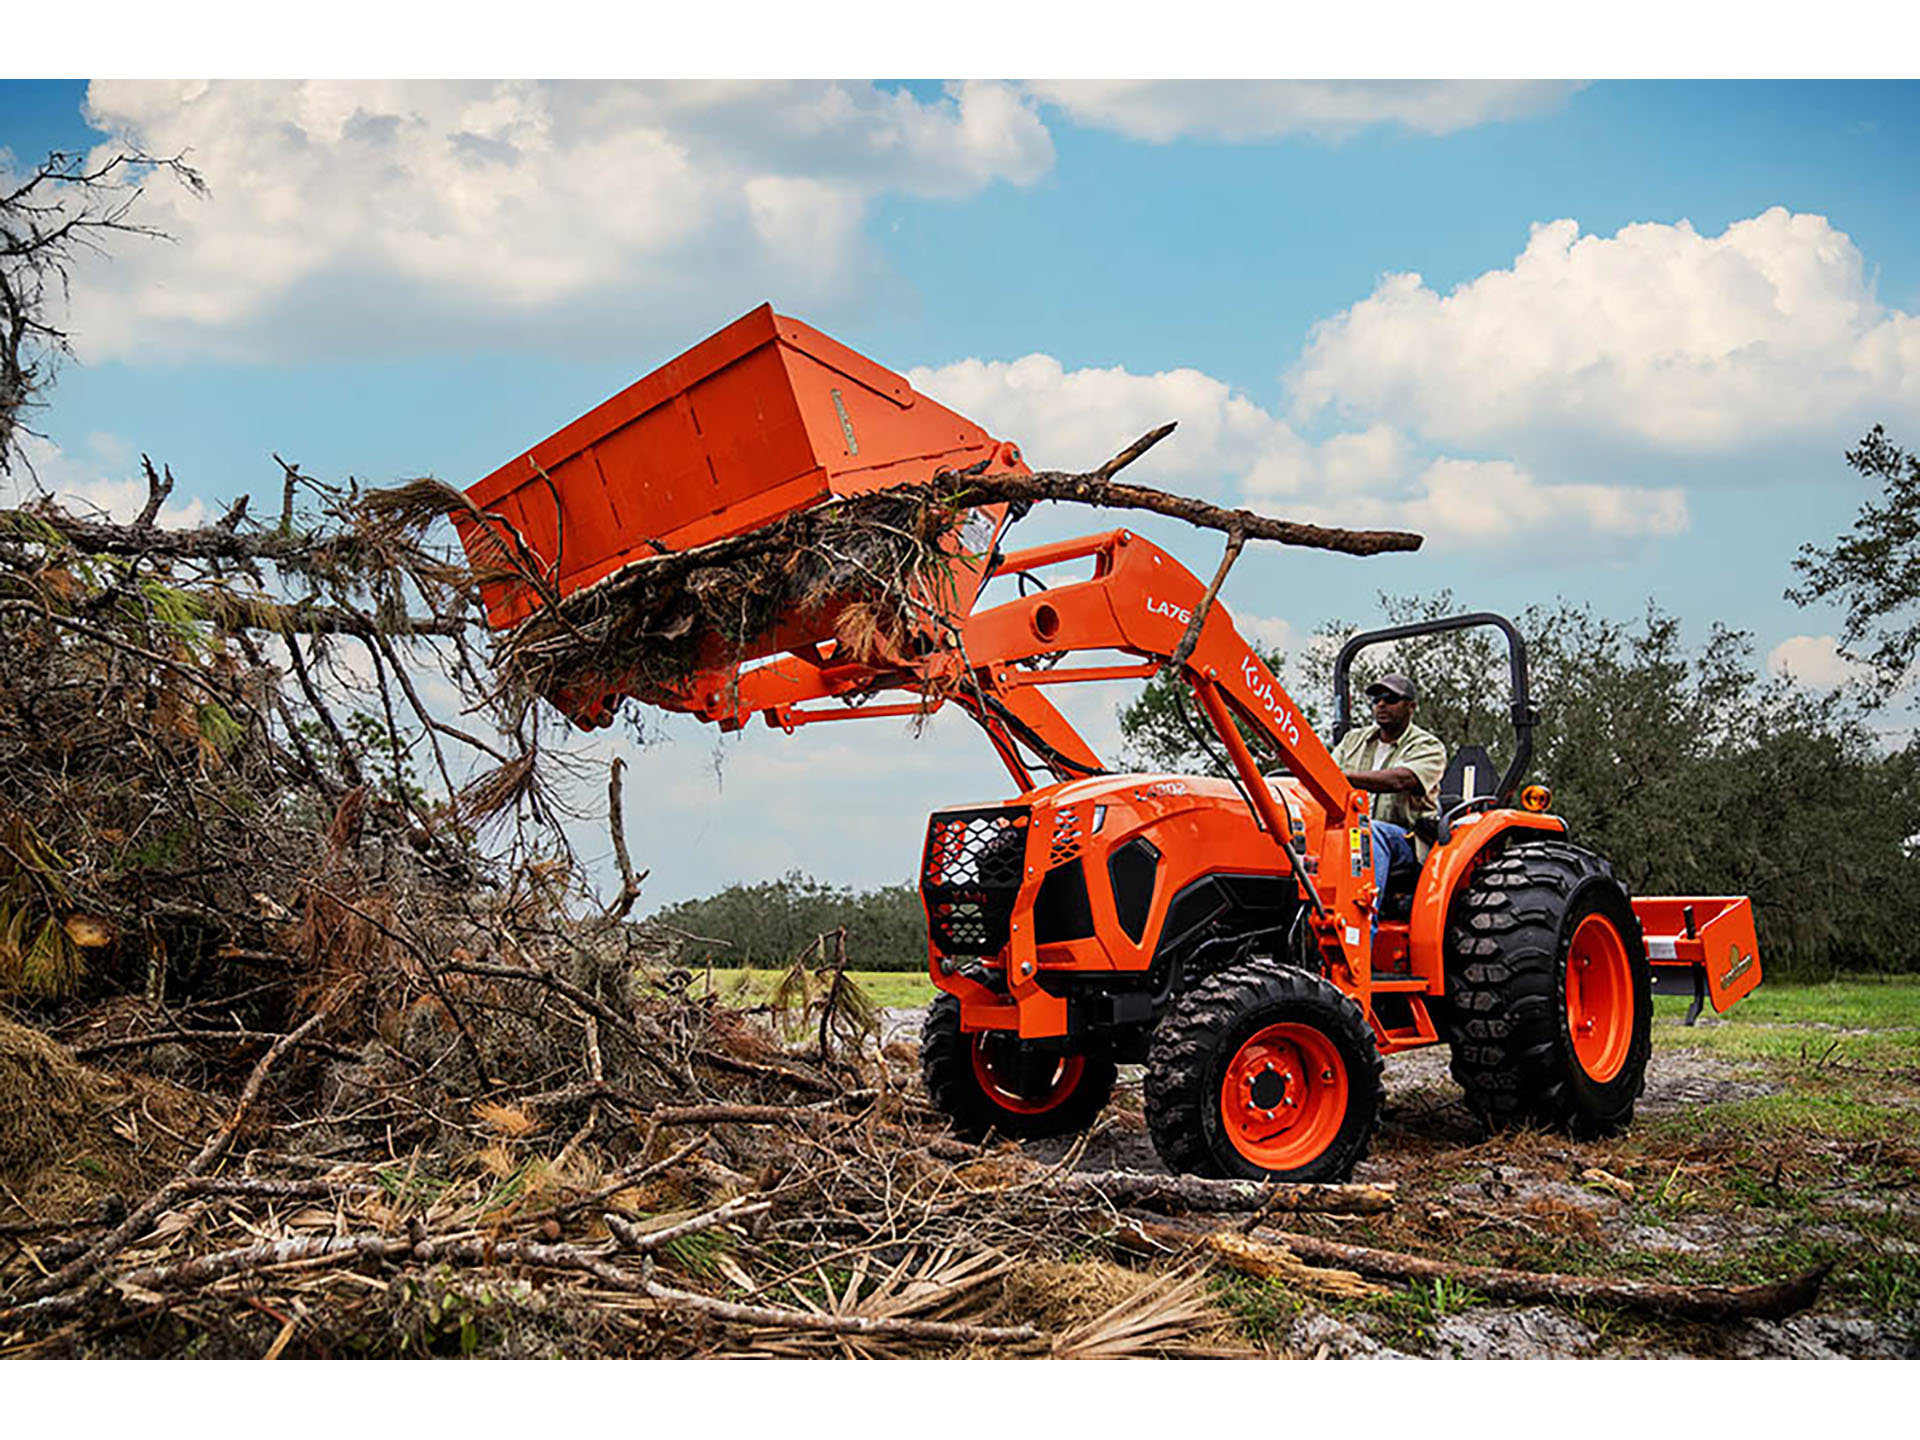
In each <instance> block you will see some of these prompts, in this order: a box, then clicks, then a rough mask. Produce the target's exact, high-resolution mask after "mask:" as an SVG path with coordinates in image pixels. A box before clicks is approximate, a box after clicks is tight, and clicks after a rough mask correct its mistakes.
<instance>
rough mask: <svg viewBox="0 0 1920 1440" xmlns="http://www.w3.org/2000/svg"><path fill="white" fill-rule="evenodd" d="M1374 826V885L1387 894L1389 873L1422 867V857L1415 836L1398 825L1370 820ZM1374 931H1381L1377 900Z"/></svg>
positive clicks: (1376, 888)
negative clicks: (1415, 846)
mask: <svg viewBox="0 0 1920 1440" xmlns="http://www.w3.org/2000/svg"><path fill="white" fill-rule="evenodd" d="M1367 823H1368V824H1369V825H1371V826H1372V827H1373V885H1374V889H1375V890H1376V891H1377V892H1378V893H1379V894H1382V895H1384V894H1386V891H1387V874H1388V872H1389V871H1390V870H1398V869H1401V868H1402V867H1409V866H1410V867H1412V868H1413V869H1416V870H1417V869H1419V868H1420V858H1419V857H1418V856H1417V855H1415V854H1414V853H1413V837H1412V836H1411V835H1409V834H1408V833H1407V832H1406V831H1405V830H1403V829H1401V828H1400V827H1399V826H1398V825H1392V824H1389V823H1388V822H1387V821H1385V820H1369V821H1368V822H1367ZM1373 933H1374V934H1376V935H1378V934H1379V933H1380V905H1379V902H1378V901H1377V900H1376V901H1375V902H1374V907H1373Z"/></svg>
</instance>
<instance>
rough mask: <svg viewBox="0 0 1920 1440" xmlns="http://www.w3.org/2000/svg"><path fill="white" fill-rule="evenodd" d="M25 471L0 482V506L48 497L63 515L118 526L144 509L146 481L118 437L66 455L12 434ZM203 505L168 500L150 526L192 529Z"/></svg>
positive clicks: (97, 438) (202, 518)
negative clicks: (65, 512) (100, 517)
mask: <svg viewBox="0 0 1920 1440" xmlns="http://www.w3.org/2000/svg"><path fill="white" fill-rule="evenodd" d="M16 438H17V439H18V440H19V441H20V453H21V456H22V458H23V459H24V460H25V462H26V463H25V465H16V466H15V467H14V470H13V473H12V474H11V475H10V476H0V504H4V505H24V504H28V503H30V502H32V501H34V500H37V499H39V498H41V497H42V496H51V497H52V498H53V500H54V502H55V503H56V504H58V505H59V506H60V507H61V508H62V509H65V510H70V511H72V512H74V513H75V514H79V515H92V514H103V515H106V516H107V517H108V518H110V519H113V520H118V521H120V522H121V523H122V524H127V523H130V522H131V521H133V520H135V519H137V518H139V515H140V512H141V511H142V510H143V509H145V508H146V504H147V496H148V488H147V482H146V478H145V477H144V476H143V475H141V474H139V473H137V470H136V467H135V465H134V463H133V461H132V447H130V446H129V445H128V444H127V443H126V441H124V440H122V439H121V438H120V437H119V436H117V435H109V434H106V433H104V432H103V433H100V434H95V435H89V436H88V437H87V447H88V452H89V453H87V454H86V455H71V454H68V453H67V452H66V451H64V450H62V449H61V448H60V447H59V446H58V445H55V444H54V443H53V442H52V441H51V440H44V439H42V438H40V437H39V436H38V435H29V434H25V433H24V432H17V433H16ZM208 518H209V517H208V514H207V507H206V503H205V502H204V501H202V500H200V499H198V498H195V499H192V500H187V501H184V502H181V501H175V500H168V501H167V503H166V504H164V505H162V506H161V507H160V513H159V514H158V515H157V516H155V523H156V524H159V525H161V526H164V527H166V528H168V529H181V530H185V529H191V528H193V527H194V526H197V525H204V524H206V523H207V520H208Z"/></svg>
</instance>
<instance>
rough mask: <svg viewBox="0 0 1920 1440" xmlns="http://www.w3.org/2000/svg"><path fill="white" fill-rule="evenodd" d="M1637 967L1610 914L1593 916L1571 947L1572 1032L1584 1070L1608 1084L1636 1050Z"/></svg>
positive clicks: (1569, 1015) (1569, 1027)
mask: <svg viewBox="0 0 1920 1440" xmlns="http://www.w3.org/2000/svg"><path fill="white" fill-rule="evenodd" d="M1633 1020H1634V1015H1633V967H1632V966H1631V965H1629V964H1628V963H1627V944H1626V941H1624V940H1623V939H1621V938H1620V931H1619V930H1618V929H1617V928H1615V926H1614V923H1613V922H1612V921H1611V920H1609V919H1607V917H1606V916H1604V915H1589V916H1587V918H1586V919H1584V920H1582V921H1581V922H1580V923H1579V925H1578V926H1576V927H1575V929H1574V932H1573V943H1572V944H1570V945H1569V946H1568V947H1567V1031H1568V1033H1569V1034H1571V1035H1572V1037H1573V1054H1574V1058H1575V1059H1577V1060H1578V1061H1579V1062H1580V1068H1581V1069H1582V1070H1584V1071H1586V1072H1587V1074H1588V1075H1589V1076H1591V1077H1592V1078H1593V1079H1595V1080H1597V1081H1599V1082H1601V1083H1602V1084H1604V1083H1605V1082H1607V1081H1609V1080H1611V1079H1613V1077H1614V1076H1616V1075H1618V1074H1619V1073H1620V1070H1621V1067H1622V1066H1624V1065H1625V1064H1626V1063H1627V1051H1628V1050H1629V1049H1631V1048H1632V1046H1633Z"/></svg>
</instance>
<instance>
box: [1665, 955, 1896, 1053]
mask: <svg viewBox="0 0 1920 1440" xmlns="http://www.w3.org/2000/svg"><path fill="white" fill-rule="evenodd" d="M1687 1004H1688V1002H1687V1001H1686V1000H1685V999H1683V998H1681V997H1679V996H1673V995H1662V996H1658V997H1656V998H1655V999H1654V1002H1653V1016H1654V1024H1655V1025H1656V1026H1657V1027H1658V1028H1659V1031H1660V1033H1659V1036H1658V1038H1657V1040H1656V1042H1655V1043H1656V1044H1659V1045H1687V1046H1692V1047H1695V1048H1698V1049H1702V1050H1708V1051H1711V1052H1712V1053H1714V1054H1716V1055H1720V1056H1723V1057H1725V1058H1726V1059H1729V1060H1759V1061H1766V1062H1767V1063H1768V1064H1769V1065H1773V1066H1778V1065H1780V1064H1782V1063H1785V1064H1786V1065H1788V1066H1789V1067H1797V1068H1808V1069H1814V1070H1820V1069H1832V1070H1835V1071H1845V1070H1847V1069H1849V1068H1850V1067H1858V1066H1864V1067H1868V1068H1875V1069H1880V1070H1884V1071H1906V1072H1920V976H1888V977H1879V976H1867V977H1855V978H1851V979H1846V980H1832V981H1827V982H1824V983H1820V984H1803V985H1793V984H1781V983H1774V982H1763V983H1762V984H1761V986H1760V988H1759V989H1758V990H1756V991H1754V992H1753V993H1752V994H1751V995H1749V996H1747V998H1746V999H1744V1000H1742V1001H1741V1002H1740V1003H1739V1004H1737V1005H1735V1006H1734V1007H1733V1009H1731V1010H1729V1011H1728V1012H1727V1013H1726V1014H1725V1015H1720V1016H1713V1012H1712V1011H1711V1009H1709V1010H1708V1011H1707V1012H1706V1014H1705V1015H1703V1016H1702V1018H1701V1023H1700V1024H1699V1025H1698V1026H1696V1027H1695V1028H1693V1029H1691V1030H1689V1029H1687V1028H1685V1027H1684V1026H1682V1025H1681V1023H1680V1022H1681V1020H1682V1018H1683V1017H1684V1016H1685V1014H1686V1010H1687ZM1709 1016H1711V1017H1712V1023H1708V1017H1709ZM1913 1078H1920V1075H1916V1076H1915V1077H1913Z"/></svg>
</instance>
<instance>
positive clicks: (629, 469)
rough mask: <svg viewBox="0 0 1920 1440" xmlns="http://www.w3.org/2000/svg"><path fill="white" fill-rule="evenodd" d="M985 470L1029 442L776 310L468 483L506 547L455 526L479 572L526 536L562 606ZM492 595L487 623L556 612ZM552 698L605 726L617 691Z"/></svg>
mask: <svg viewBox="0 0 1920 1440" xmlns="http://www.w3.org/2000/svg"><path fill="white" fill-rule="evenodd" d="M982 461H987V462H990V464H991V467H992V468H993V469H995V470H1007V471H1013V472H1015V473H1022V472H1024V470H1025V466H1024V465H1022V464H1021V463H1020V459H1019V452H1018V451H1017V450H1016V449H1015V448H1014V447H1013V446H1011V445H1003V444H1001V443H1000V442H998V441H996V440H995V439H994V438H993V437H992V436H991V435H989V434H988V433H987V432H986V431H985V430H983V429H982V428H981V427H980V426H978V425H976V424H974V423H973V422H972V421H971V420H968V419H967V418H966V417H965V416H963V415H959V414H956V413H955V412H953V411H952V410H948V409H946V408H945V407H944V406H941V405H938V404H936V403H935V402H933V401H932V400H929V399H928V398H927V397H926V396H924V395H920V394H917V393H916V392H915V391H914V389H913V387H912V386H911V385H909V384H908V383H907V381H906V380H905V379H904V378H903V377H902V376H900V375H897V374H895V373H894V372H893V371H891V370H888V369H886V368H885V367H883V366H880V365H877V364H875V363H874V362H873V361H871V360H868V359H867V358H866V357H865V356H862V355H860V354H858V353H856V352H855V351H853V350H850V349H848V348H847V347H846V346H844V345H842V344H840V343H839V342H838V341H836V340H833V339H831V338H829V337H828V336H826V335H823V334H821V333H820V332H819V331H818V330H815V329H813V328H812V327H811V326H808V325H804V324H802V323H801V322H800V321H798V320H793V319H789V318H787V317H786V316H784V315H776V314H774V312H773V307H772V306H771V305H762V306H761V307H760V308H759V309H757V310H755V311H753V312H752V313H750V314H748V315H745V316H742V317H741V318H740V319H739V320H736V321H735V322H734V323H733V324H731V325H729V326H727V327H726V328H725V329H724V330H721V331H719V332H718V333H717V334H715V335H712V336H710V337H708V338H707V339H705V340H703V341H701V342H700V343H699V344H698V345H695V346H694V347H693V348H692V349H690V350H688V351H687V352H686V353H685V354H683V355H681V356H679V357H678V358H677V359H674V360H670V361H668V362H667V363H666V364H665V365H662V366H661V367H660V368H659V369H658V370H655V371H654V372H653V373H652V374H650V375H647V376H644V377H643V378H641V379H639V380H636V381H635V382H634V383H633V384H631V385H629V386H628V387H627V388H626V389H624V390H622V391H621V392H620V393H619V394H617V395H615V396H614V397H613V398H612V399H610V400H607V401H606V402H604V403H603V404H600V405H598V406H596V407H594V408H593V409H592V410H589V411H587V413H586V414H584V415H582V416H581V417H580V418H579V419H577V420H575V421H573V422H572V423H571V424H569V425H566V426H564V427H562V428H561V429H560V430H558V431H556V432H555V433H554V434H552V435H550V436H548V437H547V438H546V439H545V440H543V441H541V442H540V443H539V444H538V445H535V446H534V447H533V448H532V449H530V450H528V451H526V452H525V453H524V454H522V455H518V456H516V457H515V458H514V459H512V460H510V461H508V462H507V463H506V464H505V465H502V466H501V467H500V468H499V469H498V470H495V471H494V472H493V473H492V474H491V475H489V476H487V477H486V478H485V479H484V480H481V481H480V482H478V483H477V484H475V485H473V486H472V487H471V488H470V489H468V491H467V492H466V493H467V496H468V498H469V499H470V500H472V501H473V503H474V505H475V507H476V508H477V509H478V510H479V511H480V512H481V513H482V514H484V515H485V516H486V517H488V523H489V524H490V525H491V526H492V527H493V529H494V532H495V544H489V543H488V540H487V537H485V536H483V535H481V534H480V533H479V532H480V528H481V527H480V522H479V521H477V520H475V519H474V518H472V517H470V516H456V517H455V524H456V526H457V528H458V529H459V531H460V537H461V540H462V542H463V543H464V544H465V546H466V548H467V553H468V557H469V559H471V560H473V561H474V563H475V564H476V566H479V565H481V563H482V556H483V554H487V553H495V554H497V553H498V550H497V545H498V544H499V543H504V542H506V541H508V540H509V539H511V540H512V542H513V543H514V544H515V546H516V547H518V549H519V551H520V552H521V553H528V552H530V555H531V558H532V560H533V561H534V563H535V565H536V566H537V567H538V568H539V569H541V570H544V572H545V573H544V575H543V576H542V580H543V582H544V584H543V588H545V589H546V590H547V591H549V592H550V593H551V595H552V596H553V597H554V598H556V599H557V600H559V601H561V602H564V601H566V600H567V598H568V597H570V596H573V595H576V594H578V593H580V592H582V591H584V590H587V589H588V588H590V587H592V586H594V585H597V584H599V583H600V582H602V581H605V580H607V579H608V578H609V577H610V576H613V575H615V574H617V573H618V572H619V571H620V570H621V569H622V568H623V567H625V566H628V565H631V564H632V563H634V562H635V561H637V560H640V559H642V558H645V557H648V556H652V555H656V554H661V553H664V552H667V551H679V550H686V549H689V548H692V547H695V546H699V545H704V544H707V543H709V542H711V541H715V540H720V539H723V538H726V537H728V536H734V535H741V534H745V533H747V532H749V531H752V530H756V529H759V528H760V527H762V526H764V525H768V524H770V523H772V522H774V521H776V520H779V519H781V518H782V517H784V516H787V515H790V514H792V513H793V512H795V511H799V510H805V509H809V508H811V507H814V506H818V505H822V504H824V503H827V502H829V501H832V500H834V499H836V498H846V497H853V496H860V495H866V494H870V493H872V492H874V491H877V490H884V489H887V488H889V487H892V486H896V485H902V484H907V483H912V482H921V481H926V480H928V479H930V478H932V476H933V475H934V474H935V473H936V472H937V471H940V470H962V469H965V468H966V467H968V466H971V465H975V464H978V463H979V462H982ZM1004 510H1005V507H1004V506H992V507H985V508H983V510H981V511H980V512H978V513H977V515H976V516H975V522H976V523H972V524H969V526H968V527H967V530H968V535H967V537H966V538H967V543H966V544H965V545H964V546H963V545H960V544H959V543H958V542H957V541H956V544H955V546H954V552H955V571H954V575H953V580H954V584H953V586H952V590H951V594H952V597H953V601H952V603H955V604H957V605H958V607H959V609H960V612H961V613H962V614H964V613H965V612H966V611H967V610H968V609H970V608H971V606H972V603H973V600H974V598H975V596H976V595H977V593H978V590H979V586H980V584H981V578H982V577H981V573H980V572H981V570H982V568H983V559H984V554H985V553H989V552H990V551H991V549H992V541H993V540H994V539H995V538H997V536H998V532H999V529H1000V525H1001V522H1002V519H1003V516H1004ZM981 521H984V522H986V523H985V524H981V523H978V522H981ZM494 568H495V569H496V570H497V569H498V566H497V564H496V566H495V567H494ZM482 598H483V599H484V601H485V604H486V607H487V618H488V621H489V623H490V624H491V625H492V626H493V627H494V628H496V629H502V630H504V629H510V628H512V627H513V626H515V625H518V624H519V623H520V622H521V621H523V620H525V619H526V618H527V617H528V616H529V615H530V614H532V613H533V612H534V611H535V610H536V609H537V608H539V607H541V606H542V605H543V604H544V603H545V601H544V600H543V598H542V596H541V595H540V593H539V592H538V591H537V590H536V589H535V588H534V587H533V586H532V585H530V584H528V583H526V582H525V581H524V580H519V579H493V580H491V581H489V582H488V583H486V584H484V585H483V587H482ZM831 618H832V616H831V613H830V610H825V611H823V612H822V613H820V614H818V615H816V616H814V617H812V620H813V624H814V629H815V630H816V631H817V632H818V633H809V632H808V631H807V630H806V628H805V626H801V627H799V628H798V629H796V627H795V626H794V625H792V624H784V625H781V626H778V627H776V628H775V629H774V630H771V631H769V632H768V633H767V635H766V636H764V637H763V638H762V640H761V642H760V643H758V644H753V643H750V644H748V645H747V646H746V647H745V648H744V649H737V650H735V651H733V652H731V653H730V655H729V661H730V663H731V664H733V665H737V664H738V663H739V662H741V661H744V660H751V659H754V658H758V657H759V656H762V655H769V654H773V653H776V652H778V651H782V650H788V649H796V648H799V647H801V646H803V645H807V644H810V643H813V642H817V641H822V640H824V639H826V638H827V637H828V636H830V635H831V633H832V631H831ZM550 698H555V699H556V701H557V703H561V704H562V708H566V709H570V712H571V713H573V714H574V718H575V719H576V720H581V721H583V722H584V723H589V724H591V723H598V721H599V720H600V718H601V715H600V713H599V712H600V710H601V708H602V707H601V706H600V704H599V702H600V701H601V700H604V699H605V698H607V697H595V699H594V700H592V701H581V702H578V703H576V704H569V702H568V701H567V700H566V699H564V698H562V697H550ZM583 706H584V707H585V708H586V709H587V710H591V711H592V712H594V713H591V714H588V713H583V712H582V707H583Z"/></svg>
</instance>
